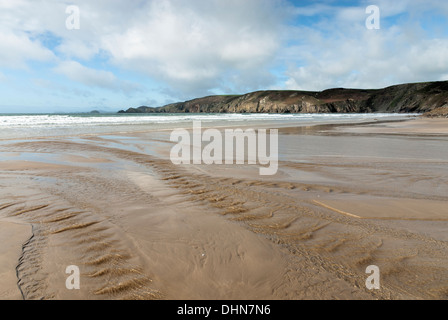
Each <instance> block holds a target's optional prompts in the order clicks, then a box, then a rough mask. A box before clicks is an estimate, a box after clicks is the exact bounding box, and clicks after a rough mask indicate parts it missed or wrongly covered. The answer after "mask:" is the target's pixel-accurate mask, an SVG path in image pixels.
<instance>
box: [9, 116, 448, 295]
mask: <svg viewBox="0 0 448 320" xmlns="http://www.w3.org/2000/svg"><path fill="white" fill-rule="evenodd" d="M415 121H420V120H415ZM416 123H417V122H412V121H408V122H400V123H397V122H395V123H382V124H380V125H379V124H364V125H362V126H341V125H339V126H336V127H335V126H318V127H308V128H305V127H304V128H299V129H297V128H293V129H286V128H282V129H281V130H280V133H281V135H280V141H279V145H280V153H281V155H280V163H279V172H278V174H277V175H275V176H272V177H269V176H266V177H261V176H259V175H258V168H256V167H253V166H245V165H240V166H231V165H228V166H225V165H223V166H215V165H213V166H204V165H199V166H175V165H173V164H172V163H171V162H170V161H169V159H168V154H169V149H170V148H171V146H172V143H170V141H169V132H158V133H156V132H151V133H142V132H140V133H135V134H126V135H125V136H120V135H109V136H108V135H101V136H94V135H92V136H90V137H74V138H67V137H61V138H51V139H46V140H45V139H39V140H34V141H33V140H29V141H27V140H23V141H10V142H4V143H2V145H1V147H0V152H1V157H2V162H0V177H1V178H0V186H1V191H0V226H2V225H4V224H5V223H10V222H7V221H11V219H14V221H16V222H18V223H20V224H21V225H22V226H29V227H30V229H29V230H31V231H30V232H31V234H27V233H26V229H25V230H24V233H23V235H24V237H25V238H27V240H26V241H25V242H24V239H23V237H21V236H20V237H17V238H7V237H6V236H4V234H3V233H2V236H1V238H2V241H5V243H9V244H11V245H12V247H13V248H15V247H16V248H20V249H21V250H20V251H19V252H18V254H17V256H18V257H19V260H18V261H17V263H16V264H15V265H16V272H12V273H11V272H9V273H6V272H5V274H8V276H6V277H5V279H7V280H8V281H9V282H11V280H13V279H11V278H12V277H13V276H17V277H18V284H19V289H20V292H21V296H22V297H23V298H25V299H446V298H448V280H447V279H448V277H447V276H448V269H447V265H448V264H447V259H448V258H447V254H446V253H447V252H448V251H447V249H448V242H447V241H448V238H447V236H446V232H445V230H446V229H447V227H448V211H447V209H446V208H447V207H448V206H446V203H447V201H448V192H447V191H448V190H447V189H448V186H447V184H446V181H448V169H447V168H448V166H447V164H448V132H446V131H444V130H443V127H442V126H439V127H440V129H439V130H438V132H437V136H434V131H433V127H432V122H428V123H426V124H423V123H418V124H419V125H420V127H419V129H418V130H417V131H418V134H408V133H406V132H408V131H409V130H410V129H409V128H415V125H416ZM425 125H426V128H427V129H428V131H427V132H425V131H424V130H423V128H424V127H425ZM14 244H15V246H14ZM17 244H20V245H19V246H17ZM0 254H1V253H0ZM7 256H8V257H9V258H10V259H13V258H14V255H13V254H12V255H11V254H10V253H8V255H7ZM69 265H77V266H79V268H80V270H81V290H75V291H69V290H67V289H66V287H65V279H66V277H67V275H66V274H65V268H66V267H67V266H69ZM370 265H376V266H378V267H379V268H380V271H381V279H382V281H381V289H380V290H368V289H367V288H366V286H365V281H366V278H367V276H368V275H367V274H366V272H365V271H366V268H367V267H368V266H370ZM8 268H9V269H10V268H11V266H9V265H6V266H2V269H3V270H7V269H8ZM3 270H0V273H1V274H3V273H2V272H3ZM16 293H17V292H16ZM0 294H1V291H0ZM11 295H12V293H11ZM12 296H13V295H12Z"/></svg>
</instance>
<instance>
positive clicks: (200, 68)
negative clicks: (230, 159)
mask: <svg viewBox="0 0 448 320" xmlns="http://www.w3.org/2000/svg"><path fill="white" fill-rule="evenodd" d="M372 5H373V6H375V7H374V10H373V11H372V10H367V9H368V7H369V6H372ZM441 80H448V1H440V0H395V1H389V0H372V1H370V0H367V1H364V0H357V1H356V0H346V1H333V0H326V1H299V0H294V1H293V0H73V1H63V0H0V113H18V112H24V113H46V112H48V113H53V112H89V111H91V110H101V111H107V112H116V111H118V110H121V109H127V108H130V107H138V106H142V105H144V106H151V107H158V106H163V105H166V104H168V103H172V102H178V101H185V100H189V99H194V98H198V97H203V96H208V95H214V94H243V93H247V92H252V91H257V90H274V89H275V90H308V91H320V90H325V89H329V88H341V87H344V88H384V87H387V86H390V85H395V84H400V83H408V82H423V81H441Z"/></svg>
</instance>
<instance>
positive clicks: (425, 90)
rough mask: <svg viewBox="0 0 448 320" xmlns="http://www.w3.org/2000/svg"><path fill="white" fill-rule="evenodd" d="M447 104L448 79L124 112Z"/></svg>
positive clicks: (389, 109) (357, 109)
mask: <svg viewBox="0 0 448 320" xmlns="http://www.w3.org/2000/svg"><path fill="white" fill-rule="evenodd" d="M445 105H448V81H443V82H426V83H413V84H403V85H397V86H393V87H388V88H385V89H376V90H362V89H330V90H325V91H322V92H311V91H258V92H252V93H248V94H245V95H232V96H210V97H205V98H199V99H194V100H190V101H186V102H179V103H174V104H170V105H167V106H164V107H160V108H149V107H140V108H137V109H135V108H130V109H128V110H127V111H120V112H124V113H371V112H385V113H411V112H415V113H425V112H430V111H432V110H434V109H437V108H440V107H443V106H445Z"/></svg>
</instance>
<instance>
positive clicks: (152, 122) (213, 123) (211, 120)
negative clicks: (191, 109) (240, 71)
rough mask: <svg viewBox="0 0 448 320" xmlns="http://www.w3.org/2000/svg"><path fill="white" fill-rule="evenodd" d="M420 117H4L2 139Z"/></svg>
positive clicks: (0, 128)
mask: <svg viewBox="0 0 448 320" xmlns="http://www.w3.org/2000/svg"><path fill="white" fill-rule="evenodd" d="M416 116H418V114H390V113H369V114H204V113H201V114H190V113H189V114H116V113H114V114H112V113H111V114H90V113H80V114H0V139H1V140H6V139H24V138H39V137H42V138H48V137H57V136H71V135H95V134H105V133H114V134H117V133H122V134H123V133H132V132H147V131H157V130H173V129H178V128H191V127H192V124H193V122H194V121H200V122H201V123H202V125H203V127H238V126H241V127H245V128H247V127H252V128H254V129H256V128H257V127H261V126H262V127H264V128H265V127H266V126H269V125H272V126H273V127H287V126H311V125H315V124H337V123H359V122H371V121H377V120H378V121H381V120H402V119H403V120H405V119H409V118H413V117H416Z"/></svg>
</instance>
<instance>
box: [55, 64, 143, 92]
mask: <svg viewBox="0 0 448 320" xmlns="http://www.w3.org/2000/svg"><path fill="white" fill-rule="evenodd" d="M54 70H55V71H56V72H57V73H60V74H62V75H64V76H66V77H68V78H69V79H71V80H73V81H76V82H79V83H82V84H84V85H86V86H89V87H97V88H102V89H107V90H114V91H117V90H118V91H123V92H124V93H129V92H132V91H137V90H139V86H137V85H135V84H132V83H131V82H128V81H123V80H120V79H117V77H116V76H115V75H114V74H113V73H112V72H110V71H104V70H96V69H91V68H88V67H85V66H83V65H82V64H80V63H79V62H76V61H64V62H61V63H59V65H58V66H57V67H56V68H55V69H54Z"/></svg>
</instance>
